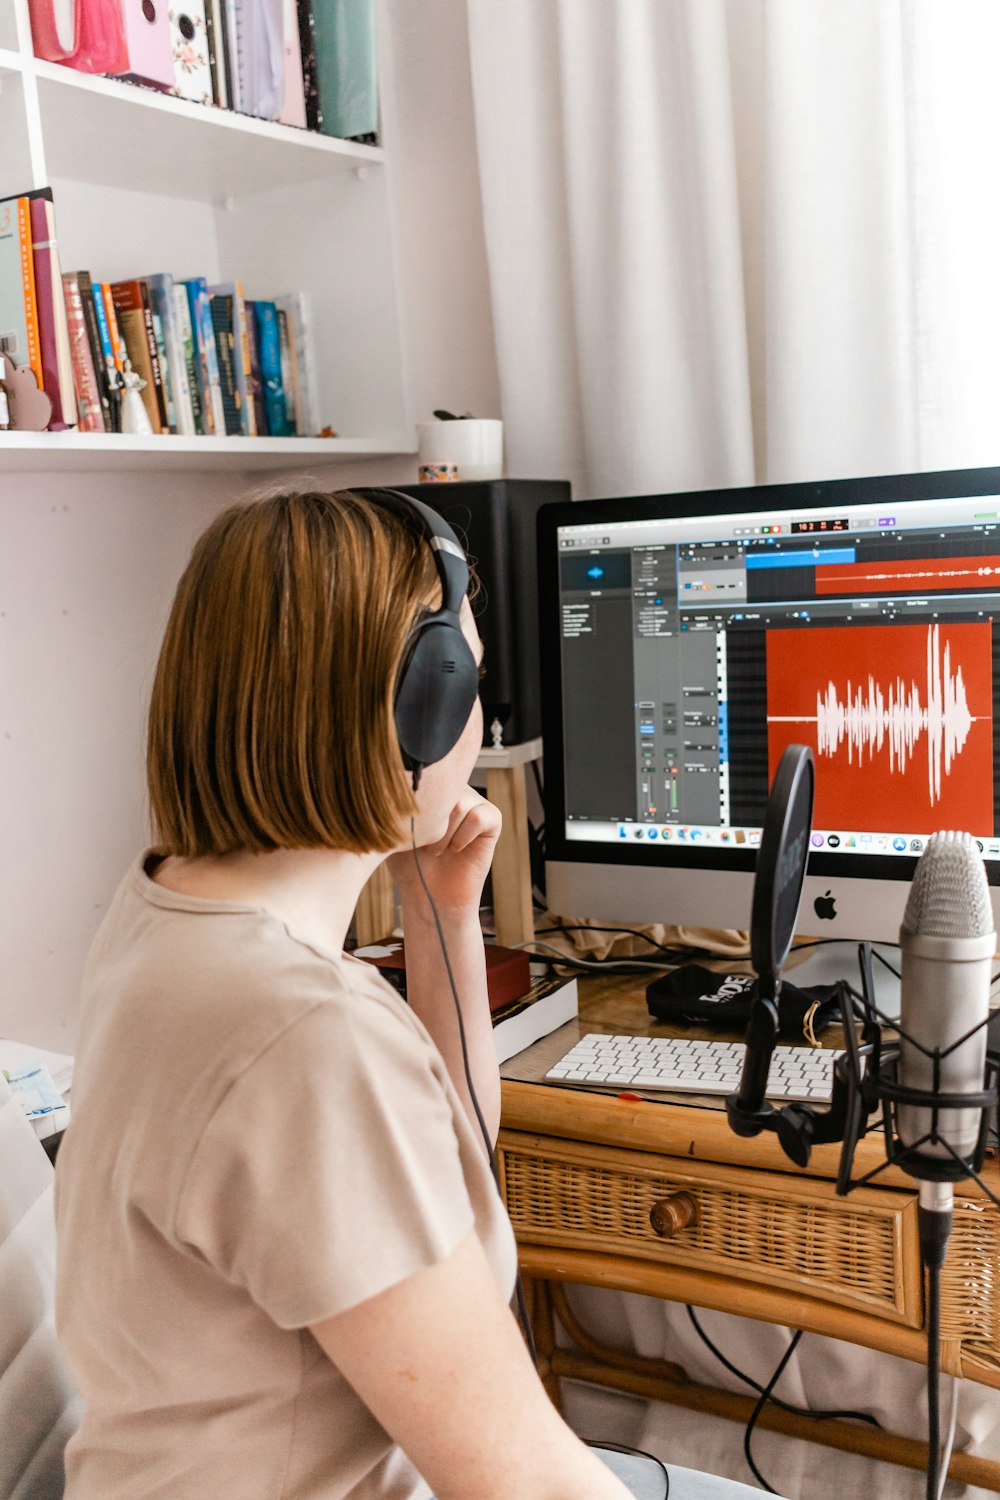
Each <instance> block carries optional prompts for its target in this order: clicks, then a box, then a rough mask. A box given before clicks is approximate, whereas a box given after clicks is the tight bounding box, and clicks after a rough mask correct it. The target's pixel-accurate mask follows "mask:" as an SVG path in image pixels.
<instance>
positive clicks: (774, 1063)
mask: <svg viewBox="0 0 1000 1500" xmlns="http://www.w3.org/2000/svg"><path fill="white" fill-rule="evenodd" d="M745 1052H746V1047H745V1046H744V1044H743V1042H704V1041H694V1040H688V1039H686V1038H680V1037H648V1036H602V1035H600V1034H598V1033H594V1034H592V1035H590V1036H585V1037H582V1038H581V1040H580V1041H578V1042H577V1043H576V1045H575V1046H573V1047H571V1048H570V1050H569V1051H568V1052H567V1053H566V1054H565V1055H564V1056H563V1057H561V1058H560V1059H559V1061H558V1062H557V1063H556V1065H555V1067H553V1068H550V1069H549V1071H548V1072H547V1073H546V1075H545V1076H546V1078H551V1079H552V1080H553V1081H554V1082H556V1083H597V1084H603V1085H604V1086H605V1087H606V1088H608V1087H610V1088H621V1089H627V1088H633V1089H669V1090H670V1091H671V1092H673V1093H682V1094H733V1093H735V1092H736V1090H737V1089H738V1088H739V1083H740V1077H741V1075H742V1072H743V1057H744V1053H745ZM840 1056H841V1053H840V1052H833V1051H830V1050H825V1049H821V1048H818V1047H775V1049H774V1053H773V1055H772V1057H771V1070H770V1072H769V1073H768V1077H767V1094H768V1097H769V1098H771V1099H812V1100H816V1101H818V1102H820V1103H822V1102H823V1101H824V1100H829V1098H830V1094H831V1091H832V1088H833V1063H834V1059H835V1058H837V1057H840Z"/></svg>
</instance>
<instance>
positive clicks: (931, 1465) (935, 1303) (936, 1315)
mask: <svg viewBox="0 0 1000 1500" xmlns="http://www.w3.org/2000/svg"><path fill="white" fill-rule="evenodd" d="M926 1265H927V1500H937V1497H938V1488H939V1485H938V1471H939V1469H940V1466H941V1408H940V1389H939V1387H940V1373H941V1264H940V1261H939V1260H938V1259H937V1257H936V1256H931V1257H929V1258H928V1260H927V1262H926Z"/></svg>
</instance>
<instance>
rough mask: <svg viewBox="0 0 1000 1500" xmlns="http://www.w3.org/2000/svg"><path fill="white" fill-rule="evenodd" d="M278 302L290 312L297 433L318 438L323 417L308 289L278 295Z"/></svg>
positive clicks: (301, 435)
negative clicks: (314, 355)
mask: <svg viewBox="0 0 1000 1500" xmlns="http://www.w3.org/2000/svg"><path fill="white" fill-rule="evenodd" d="M274 304H275V306H276V307H278V308H280V309H283V310H284V311H285V312H287V313H288V331H289V332H288V337H289V344H290V346H291V347H292V348H293V349H294V370H295V376H294V378H295V381H296V402H295V428H296V432H297V434H298V436H299V437H315V436H316V435H317V433H318V432H319V429H320V419H319V406H318V403H317V384H316V367H315V362H314V358H313V344H312V337H311V328H312V325H311V323H310V320H309V304H308V301H307V299H306V295H305V293H304V292H286V293H285V294H284V295H283V296H280V297H275V299H274Z"/></svg>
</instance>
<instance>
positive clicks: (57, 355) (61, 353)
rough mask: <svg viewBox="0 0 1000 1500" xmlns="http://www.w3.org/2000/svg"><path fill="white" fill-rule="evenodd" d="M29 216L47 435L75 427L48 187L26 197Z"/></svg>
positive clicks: (70, 363) (70, 358)
mask: <svg viewBox="0 0 1000 1500" xmlns="http://www.w3.org/2000/svg"><path fill="white" fill-rule="evenodd" d="M26 196H27V198H28V202H29V212H30V215H31V257H32V269H33V271H34V278H35V303H36V307H37V311H38V340H39V347H40V354H41V361H42V385H43V388H44V390H45V394H46V395H47V396H48V397H49V399H50V400H51V402H52V419H51V421H50V422H49V431H50V432H62V431H65V429H66V428H67V427H75V426H76V396H75V391H74V386H73V355H72V350H71V348H70V340H69V327H68V324H67V321H66V302H65V298H64V296H63V286H62V278H61V276H60V274H59V253H58V248H57V246H56V220H55V209H54V208H53V205H52V196H51V192H50V190H49V189H48V188H42V189H40V190H39V191H38V192H36V193H29V194H27V195H26Z"/></svg>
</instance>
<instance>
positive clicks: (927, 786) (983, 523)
mask: <svg viewBox="0 0 1000 1500" xmlns="http://www.w3.org/2000/svg"><path fill="white" fill-rule="evenodd" d="M538 547H539V554H538V555H539V577H540V608H541V645H542V670H543V721H544V722H543V735H544V745H545V781H546V849H547V895H548V904H549V907H550V909H551V910H553V911H556V912H559V913H561V914H563V915H567V916H568V915H576V916H581V917H589V918H598V919H602V920H604V919H612V918H614V919H618V920H628V921H633V922H634V921H643V922H652V921H662V922H678V923H691V924H695V925H699V926H706V927H746V926H747V925H748V922H749V912H750V901H751V894H752V875H753V866H754V857H755V855H754V851H755V848H756V847H757V845H758V844H759V841H760V833H761V826H762V822H763V816H764V808H765V805H766V799H767V793H768V787H769V785H770V781H771V778H772V777H773V774H774V770H775V767H776V766H777V763H778V760H779V759H780V756H781V753H782V751H783V750H784V748H785V746H786V745H788V744H792V743H797V744H805V745H809V746H810V747H811V748H812V751H813V754H814V756H815V764H816V801H815V811H814V818H813V833H812V848H811V852H810V858H809V867H808V873H807V879H806V887H805V891H804V896H803V905H802V908H801V909H800V917H799V929H800V931H804V932H815V933H817V934H818V935H822V936H827V935H828V936H835V937H854V938H872V939H882V940H889V941H891V940H894V939H895V938H896V937H897V936H898V928H899V922H900V920H901V917H902V913H903V908H904V906H905V902H906V896H907V892H908V887H909V882H910V880H911V879H912V876H913V870H914V867H915V864H916V860H917V857H918V855H919V853H920V851H921V849H922V848H923V846H924V843H925V842H926V840H927V838H928V836H929V835H930V834H931V833H933V832H934V831H935V830H936V829H939V828H958V829H964V830H966V831H968V832H969V833H971V834H973V835H974V836H975V837H976V838H977V839H978V840H979V843H980V847H981V849H982V852H983V855H984V858H985V859H986V862H987V870H988V874H989V879H990V883H991V885H996V884H997V883H998V882H1000V824H998V821H997V811H996V806H995V794H994V783H995V780H996V772H997V764H998V759H997V758H998V740H997V732H996V730H995V725H996V724H997V723H998V722H1000V717H998V716H1000V707H998V691H1000V666H998V663H1000V635H998V630H1000V469H978V470H959V471H949V472H947V473H923V474H909V475H895V476H882V477H877V478H871V479H847V480H836V481H831V482H825V483H816V484H799V485H771V486H757V487H752V488H744V489H727V490H713V491H698V492H694V493H687V494H683V495H660V496H642V497H632V498H624V499H614V500H597V501H585V502H576V503H569V504H563V505H556V506H549V507H546V508H544V509H543V510H542V512H541V513H540V516H539V533H538ZM998 897H1000V892H998ZM998 904H1000V902H998V900H997V899H996V898H995V906H997V905H998Z"/></svg>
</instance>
